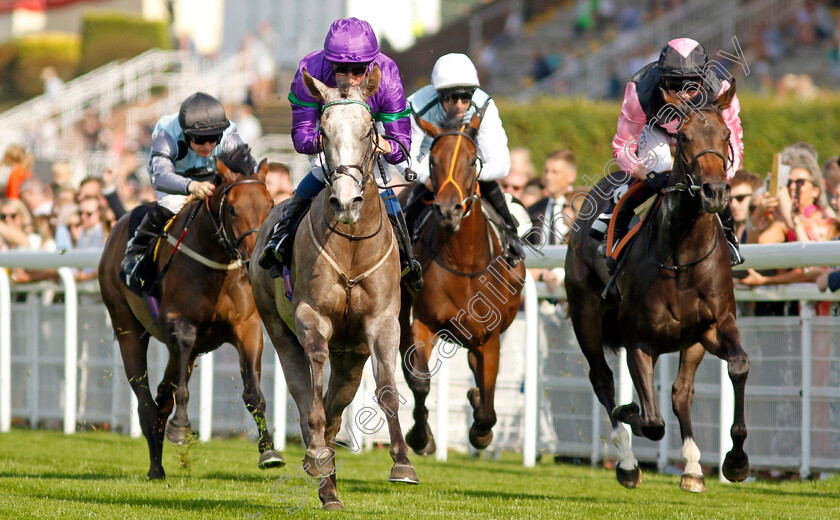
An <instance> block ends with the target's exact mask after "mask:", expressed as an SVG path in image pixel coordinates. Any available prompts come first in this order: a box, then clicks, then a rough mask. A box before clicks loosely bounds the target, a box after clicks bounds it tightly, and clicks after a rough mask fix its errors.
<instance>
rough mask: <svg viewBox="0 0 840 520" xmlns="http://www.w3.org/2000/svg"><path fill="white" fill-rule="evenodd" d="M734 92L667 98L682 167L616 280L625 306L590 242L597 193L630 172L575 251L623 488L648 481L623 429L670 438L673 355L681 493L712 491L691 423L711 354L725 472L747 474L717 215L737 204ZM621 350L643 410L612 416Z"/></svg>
mask: <svg viewBox="0 0 840 520" xmlns="http://www.w3.org/2000/svg"><path fill="white" fill-rule="evenodd" d="M734 94H735V86H734V84H733V86H732V88H730V89H729V90H728V91H727V92H725V93H724V94H722V95H721V96H720V97H719V98H718V99H717V100H712V101H711V103H707V104H705V106H702V107H695V106H690V105H688V104H685V103H680V101H679V100H678V99H676V98H675V97H673V96H670V95H668V94H667V93H666V96H665V99H666V101H667V102H668V103H669V105H670V106H672V107H674V108H675V109H676V111H677V113H678V114H680V125H681V126H680V128H679V130H678V133H677V148H676V153H675V157H676V159H675V164H674V168H673V170H672V172H671V175H670V178H669V182H668V188H666V190H665V192H666V193H665V195H664V198H663V200H662V204H661V206H660V208H659V209H658V211H656V212H655V213H654V214H653V216H652V218H651V219H650V220H651V222H650V223H649V224H648V225H646V229H643V230H642V231H641V232H640V233H639V236H638V238H637V240H635V242H634V243H633V244H632V246H631V248H630V250H629V251H627V252H626V254H627V257H626V261H625V264H624V269H623V270H622V271H621V273H620V274H619V276H618V280H617V283H618V287H619V289H620V291H621V294H622V295H623V299H621V300H620V301H617V299H615V298H613V299H611V300H608V301H607V300H602V299H601V297H600V294H601V292H602V290H603V289H604V286H605V281H606V280H607V278H608V277H607V274H606V265H605V261H604V260H603V259H602V258H600V257H599V256H598V255H597V253H596V251H595V250H596V248H597V246H598V240H596V239H594V238H592V237H590V235H589V228H590V226H591V224H592V223H593V221H594V220H595V217H596V216H597V215H599V214H600V213H602V212H603V211H604V210H606V209H607V206H608V204H609V202H608V200H607V198H606V197H603V196H601V195H599V193H601V194H603V193H608V192H609V191H610V187H611V186H612V185H613V184H614V183H618V182H620V181H617V180H616V179H617V178H618V177H620V176H624V177H626V174H624V172H620V174H618V175H616V174H613V176H612V177H611V178H607V179H604V180H603V181H602V182H601V183H600V184H599V185H598V187H597V188H595V189H593V190H592V192H590V194H589V196H588V197H587V199H586V201H585V202H584V205H583V208H582V211H581V217H579V218H578V220H577V222H576V224H577V225H576V226H575V228H574V231H573V232H572V234H571V238H570V241H569V250H568V253H567V255H566V292H567V295H568V299H569V313H570V314H571V318H572V324H573V326H574V330H575V334H576V335H577V339H578V342H579V343H580V347H581V349H582V350H583V353H584V355H585V356H586V359H587V361H588V362H589V370H590V372H589V379H590V381H591V382H592V387H593V389H594V390H595V393H596V394H597V396H598V399H599V400H600V401H601V404H603V405H604V407H605V408H606V409H607V412H608V413H609V416H610V422H611V423H612V427H613V432H612V441H613V443H614V444H615V446H616V448H617V449H618V455H619V463H618V465H617V466H616V474H617V478H618V481H619V482H620V483H621V484H622V485H624V486H625V487H630V488H632V487H636V486H637V485H638V484H639V483H640V482H641V472H640V471H639V466H638V463H637V462H636V459H635V457H634V456H633V452H632V450H631V448H630V444H629V436H628V435H627V433H626V431H625V430H624V428H623V427H620V426H619V422H625V423H627V424H629V425H630V426H631V429H632V431H633V434H634V435H638V436H644V437H647V438H649V439H652V440H659V439H661V438H662V437H663V435H664V433H665V422H664V420H663V419H662V416H661V414H660V411H659V406H658V403H657V398H656V395H657V394H656V389H655V386H654V372H653V367H654V364H655V363H656V360H657V358H658V356H659V355H661V354H665V353H668V352H677V351H679V352H680V366H679V373H678V375H677V377H676V380H675V381H674V385H673V388H672V394H671V398H672V404H673V410H674V413H675V414H676V416H677V418H678V419H679V423H680V431H681V435H682V440H683V447H682V455H683V459H684V460H685V463H686V465H685V471H684V472H683V476H682V481H681V483H680V487H681V488H682V489H684V490H687V491H704V490H705V482H704V480H703V474H702V471H701V468H700V463H699V459H700V450H699V449H698V448H697V445H696V443H695V442H694V439H693V433H692V428H691V417H690V411H691V403H692V400H693V396H694V374H695V371H696V369H697V366H698V364H699V363H700V360H701V359H702V358H703V354H704V349H705V350H708V351H709V352H710V353H711V354H713V355H715V356H718V357H719V358H721V359H723V360H725V361H726V362H727V364H728V368H729V378H730V380H731V381H732V385H733V387H734V389H735V414H734V422H733V425H732V428H731V436H732V442H733V448H732V450H731V451H729V453H727V454H726V458H725V460H724V463H723V473H724V475H725V476H726V478H728V479H729V480H731V481H742V480H744V479H745V478H746V477H747V475H748V474H749V460H748V458H747V454H746V453H745V452H744V441H745V439H746V437H747V428H746V424H745V422H744V386H745V384H746V380H747V374H748V372H749V367H750V362H749V358H748V357H747V354H746V352H744V350H743V349H742V348H741V344H740V335H739V332H738V326H737V324H736V322H735V296H734V293H733V282H732V269H731V266H730V257H729V250H728V246H727V243H726V240H725V238H724V235H723V229H722V227H721V224H720V221H719V219H718V216H717V215H716V213H717V212H719V211H721V210H722V209H723V208H724V207H725V205H726V204H727V203H728V201H729V184H728V182H727V177H726V168H727V166H728V165H729V162H728V161H729V159H728V158H729V151H730V148H729V134H730V132H729V130H728V128H727V127H726V124H725V123H724V121H723V118H722V116H721V112H722V111H723V110H726V109H727V108H728V107H729V104H730V103H731V101H732V98H733V96H734ZM651 224H652V225H651ZM621 345H623V346H624V347H625V348H626V350H627V363H628V365H629V367H630V374H631V376H632V378H633V383H634V385H635V388H636V392H637V394H638V395H639V399H640V401H641V412H639V407H638V406H637V405H636V404H635V403H631V404H628V405H623V406H619V407H616V403H615V387H614V384H613V375H612V372H611V371H610V368H609V366H608V365H607V362H606V360H605V357H604V349H605V348H607V347H609V348H613V349H617V348H618V347H619V346H621Z"/></svg>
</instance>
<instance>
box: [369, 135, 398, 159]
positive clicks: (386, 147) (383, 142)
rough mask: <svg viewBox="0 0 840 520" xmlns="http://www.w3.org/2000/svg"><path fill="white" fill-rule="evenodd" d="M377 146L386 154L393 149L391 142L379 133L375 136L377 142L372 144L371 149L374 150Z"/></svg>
mask: <svg viewBox="0 0 840 520" xmlns="http://www.w3.org/2000/svg"><path fill="white" fill-rule="evenodd" d="M377 148H378V149H379V151H380V152H381V153H383V154H385V155H388V154H389V153H391V150H393V147H392V146H391V143H390V142H389V141H388V140H387V139H385V138H384V137H382V136H381V135H378V136H377V142H375V143H374V144H373V149H374V150H376V149H377Z"/></svg>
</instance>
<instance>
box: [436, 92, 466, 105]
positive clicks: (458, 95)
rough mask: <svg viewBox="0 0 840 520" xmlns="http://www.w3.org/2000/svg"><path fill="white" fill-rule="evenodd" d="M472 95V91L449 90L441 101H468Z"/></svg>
mask: <svg viewBox="0 0 840 520" xmlns="http://www.w3.org/2000/svg"><path fill="white" fill-rule="evenodd" d="M472 96H473V95H472V92H451V93H448V94H444V95H443V96H442V98H443V101H449V102H450V103H457V102H458V101H463V102H464V103H469V102H470V101H472Z"/></svg>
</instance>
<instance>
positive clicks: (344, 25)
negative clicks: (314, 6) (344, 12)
mask: <svg viewBox="0 0 840 520" xmlns="http://www.w3.org/2000/svg"><path fill="white" fill-rule="evenodd" d="M378 54H379V42H378V41H377V40H376V34H375V33H374V32H373V27H371V26H370V24H369V23H367V22H366V21H364V20H359V19H358V18H344V19H340V20H336V21H334V22H333V23H332V25H331V26H330V30H329V32H328V33H327V37H326V38H325V39H324V57H325V58H327V59H328V60H330V61H334V62H340V63H368V62H371V61H373V59H374V58H376V56H377V55H378Z"/></svg>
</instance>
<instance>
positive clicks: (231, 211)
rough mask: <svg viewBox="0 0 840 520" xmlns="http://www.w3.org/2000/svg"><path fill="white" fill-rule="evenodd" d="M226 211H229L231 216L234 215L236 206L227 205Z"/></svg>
mask: <svg viewBox="0 0 840 520" xmlns="http://www.w3.org/2000/svg"><path fill="white" fill-rule="evenodd" d="M228 213H230V216H231V217H235V216H236V208H234V207H233V206H228Z"/></svg>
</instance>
